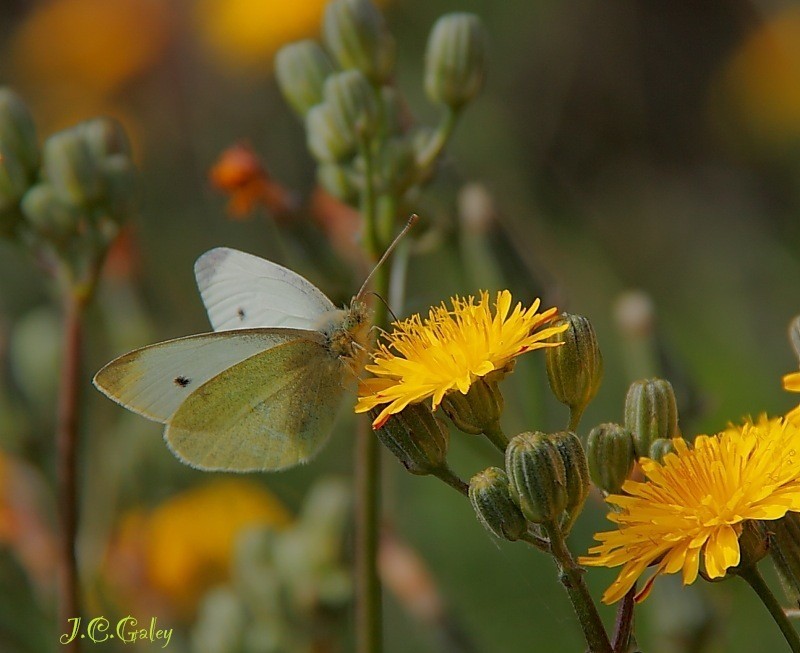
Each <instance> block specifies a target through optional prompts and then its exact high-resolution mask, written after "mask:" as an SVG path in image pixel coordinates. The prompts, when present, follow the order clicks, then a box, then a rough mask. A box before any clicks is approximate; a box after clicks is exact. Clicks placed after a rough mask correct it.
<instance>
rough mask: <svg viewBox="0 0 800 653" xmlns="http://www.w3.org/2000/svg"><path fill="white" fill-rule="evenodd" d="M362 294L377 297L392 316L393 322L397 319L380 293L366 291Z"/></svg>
mask: <svg viewBox="0 0 800 653" xmlns="http://www.w3.org/2000/svg"><path fill="white" fill-rule="evenodd" d="M364 294H365V295H374V296H375V297H377V298H378V299H379V300H380V302H381V304H383V305H384V306H385V307H386V310H387V311H389V315H391V316H392V321H394V322H398V321H399V320H398V319H397V316H396V315H395V314H394V311H393V310H392V307H391V306H389V302H387V301H386V300H385V299H384V298H383V297H382V296H381V295H379V294H378V293H376V292H368V293H364Z"/></svg>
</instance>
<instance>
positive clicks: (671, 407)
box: [625, 379, 680, 458]
mask: <svg viewBox="0 0 800 653" xmlns="http://www.w3.org/2000/svg"><path fill="white" fill-rule="evenodd" d="M625 428H627V429H628V430H629V431H630V432H631V433H632V434H633V444H634V448H635V449H636V457H637V458H641V457H642V456H647V455H649V454H650V445H651V444H652V443H653V441H655V440H657V439H658V438H667V439H669V440H671V439H672V438H676V437H678V436H679V435H680V432H679V431H678V408H677V404H676V403H675V393H674V392H673V390H672V384H670V382H669V381H665V380H664V379H643V380H640V381H634V382H633V383H632V384H631V387H630V388H629V389H628V395H627V397H625Z"/></svg>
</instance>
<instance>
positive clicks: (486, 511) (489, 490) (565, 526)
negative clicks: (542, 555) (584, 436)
mask: <svg viewBox="0 0 800 653" xmlns="http://www.w3.org/2000/svg"><path fill="white" fill-rule="evenodd" d="M589 488H590V483H589V469H588V464H587V460H586V454H585V453H584V451H583V446H582V445H581V441H580V439H579V438H578V437H577V436H576V435H575V434H574V433H572V432H569V431H561V432H559V433H553V434H549V435H548V434H545V433H541V432H538V431H537V432H527V433H521V434H519V435H517V436H515V437H514V438H512V439H511V441H510V442H509V444H508V447H507V448H506V469H505V471H503V470H501V469H499V468H497V467H490V468H488V469H486V470H484V471H482V472H480V473H478V474H476V475H475V476H473V477H472V480H471V481H470V484H469V497H470V501H471V502H472V506H473V508H474V509H475V513H476V514H477V516H478V519H479V520H480V522H481V523H482V524H483V525H484V526H485V527H486V528H487V529H488V530H489V531H490V532H491V533H493V534H494V535H496V536H497V537H502V538H504V539H507V540H512V541H513V540H518V539H521V538H523V536H524V535H525V534H527V533H530V532H534V531H535V530H536V529H537V527H538V525H542V524H548V525H551V526H553V525H554V526H556V527H558V528H559V530H561V531H562V532H563V533H565V534H566V533H568V532H569V529H570V528H571V526H572V524H573V523H574V521H575V518H576V517H577V516H578V514H580V511H581V509H582V508H583V504H584V502H585V501H586V497H587V496H588V495H589Z"/></svg>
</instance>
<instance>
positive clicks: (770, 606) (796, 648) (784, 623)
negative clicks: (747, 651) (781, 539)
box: [737, 565, 800, 653]
mask: <svg viewBox="0 0 800 653" xmlns="http://www.w3.org/2000/svg"><path fill="white" fill-rule="evenodd" d="M737 573H738V575H739V576H741V577H742V578H743V579H744V580H745V581H746V582H747V584H748V585H750V587H752V588H753V590H754V591H755V593H756V594H758V598H760V599H761V602H762V603H763V604H764V605H765V606H766V607H767V610H769V613H770V614H771V615H772V618H773V619H774V620H775V623H776V624H777V625H778V628H780V629H781V632H782V633H783V636H784V637H785V638H786V643H787V644H789V648H790V649H791V650H792V652H793V653H800V635H798V633H797V631H796V630H795V629H794V626H792V623H791V622H790V621H789V618H788V617H787V616H786V613H785V612H784V610H783V607H782V606H781V604H780V603H779V602H778V599H776V598H775V595H774V594H773V593H772V590H770V588H769V586H768V585H767V584H766V583H765V582H764V579H763V578H762V576H761V574H760V573H758V569H757V568H756V566H755V565H751V566H750V567H748V568H747V569H742V570H739V571H738V572H737Z"/></svg>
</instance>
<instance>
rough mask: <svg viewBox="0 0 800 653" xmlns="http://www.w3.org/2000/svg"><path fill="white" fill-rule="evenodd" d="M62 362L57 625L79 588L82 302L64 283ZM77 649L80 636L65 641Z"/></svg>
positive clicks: (75, 613) (71, 615)
mask: <svg viewBox="0 0 800 653" xmlns="http://www.w3.org/2000/svg"><path fill="white" fill-rule="evenodd" d="M63 293H64V333H63V338H64V340H63V362H62V365H61V377H60V380H59V393H58V413H57V417H56V450H57V453H58V463H57V465H58V501H59V521H60V531H61V532H60V541H59V550H58V562H57V565H58V595H59V601H58V618H59V628H62V627H64V628H66V627H67V626H68V625H69V623H70V622H69V621H68V619H75V618H77V617H80V616H81V615H80V588H79V580H78V564H77V556H76V552H75V544H76V539H77V532H78V473H77V466H78V460H77V458H78V426H79V416H80V414H79V413H80V385H81V378H80V375H81V348H82V341H83V309H84V306H85V303H84V301H83V298H82V297H81V296H80V294H79V292H77V291H76V290H75V289H74V288H70V287H65V288H64V289H63ZM66 646H67V650H68V651H69V652H70V653H80V648H81V646H80V640H79V639H78V638H75V639H73V640H72V641H71V642H70V643H69V644H67V645H66Z"/></svg>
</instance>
